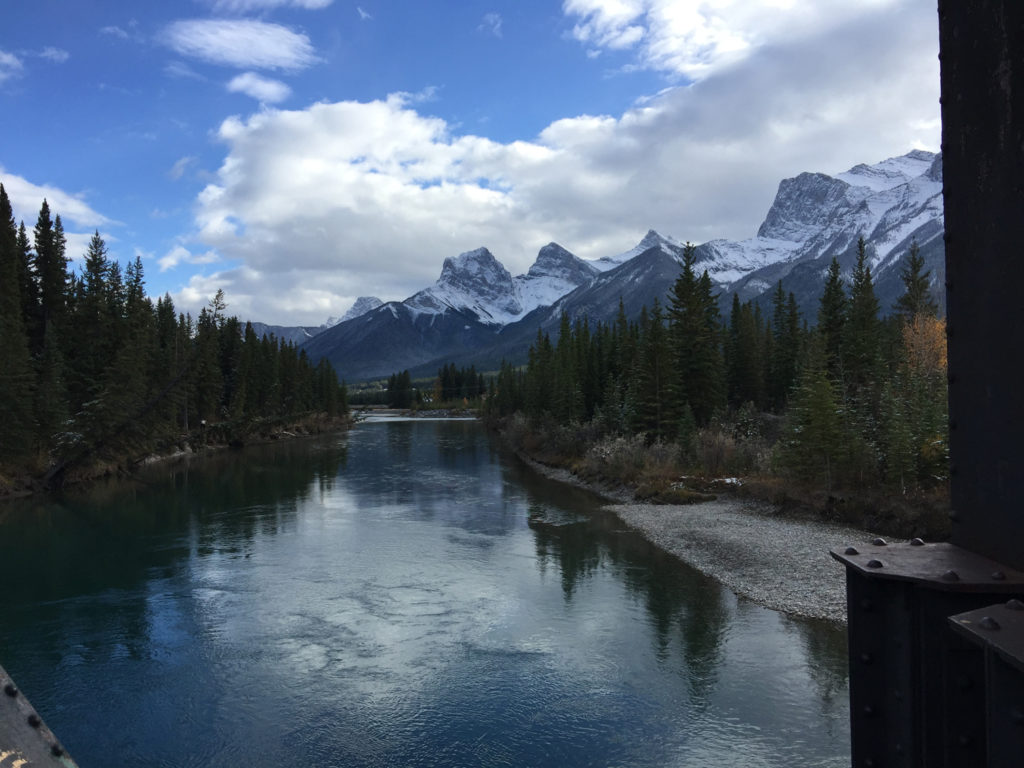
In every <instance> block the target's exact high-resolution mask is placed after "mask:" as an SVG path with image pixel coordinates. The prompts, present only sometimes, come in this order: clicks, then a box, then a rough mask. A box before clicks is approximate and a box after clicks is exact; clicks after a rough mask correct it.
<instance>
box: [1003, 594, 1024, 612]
mask: <svg viewBox="0 0 1024 768" xmlns="http://www.w3.org/2000/svg"><path fill="white" fill-rule="evenodd" d="M1006 607H1007V608H1009V609H1010V610H1011V611H1024V603H1022V602H1021V601H1020V600H1018V599H1017V598H1016V597H1014V598H1012V599H1010V600H1007V601H1006Z"/></svg>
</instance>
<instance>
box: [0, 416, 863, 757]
mask: <svg viewBox="0 0 1024 768" xmlns="http://www.w3.org/2000/svg"><path fill="white" fill-rule="evenodd" d="M0 563H2V564H0V568H2V569H3V570H0V576H2V578H3V583H4V584H5V585H8V588H7V589H5V590H4V591H3V593H0V615H2V616H3V617H4V619H5V620H4V621H3V622H2V623H0V649H2V650H0V655H2V657H3V662H4V664H5V665H6V666H7V667H8V668H9V669H10V670H11V671H12V673H14V674H15V675H16V677H18V679H19V682H20V683H21V684H22V685H23V687H25V688H27V689H29V690H31V691H32V697H33V701H34V702H35V703H36V705H37V706H39V707H40V708H41V709H43V712H44V714H45V715H46V717H47V720H48V722H50V724H51V725H52V726H54V727H55V728H56V730H57V731H58V732H59V733H60V734H61V737H62V739H63V740H64V741H65V742H67V743H68V744H69V746H70V747H71V748H72V751H73V754H75V756H76V758H77V759H78V760H79V761H80V762H81V764H83V765H89V764H93V765H105V764H110V763H111V756H112V755H116V756H117V758H118V759H117V760H115V761H114V762H117V763H119V764H130V765H188V764H192V765H208V766H235V765H244V764H253V763H255V764H289V765H290V764H302V765H327V766H331V765H337V766H349V765H413V766H416V765H438V766H441V765H448V766H451V765H538V766H543V765H558V766H562V765H570V766H571V765H609V764H615V765H630V766H648V765H649V766H660V765H670V764H671V765H783V764H804V765H843V764H844V762H846V746H845V739H846V736H845V734H846V730H845V729H846V725H845V722H846V715H845V696H846V688H845V686H846V682H845V676H844V671H843V669H844V665H845V649H844V647H843V642H842V636H841V634H840V633H837V632H835V631H833V630H831V628H829V627H824V626H821V625H817V624H813V623H808V622H798V621H790V620H787V619H785V618H783V617H781V616H779V615H778V614H774V613H772V612H770V611H766V610H764V609H762V608H759V607H757V606H754V605H752V604H749V603H746V602H743V601H738V600H737V599H736V598H735V597H734V596H733V595H732V594H731V593H729V592H728V591H727V590H723V589H722V588H721V587H720V586H719V585H717V584H716V583H715V582H713V581H710V580H708V579H706V578H704V577H702V576H700V575H699V574H696V573H694V572H693V571H691V570H690V569H688V568H686V567H685V566H683V565H681V564H680V563H679V562H678V561H677V560H675V558H672V557H671V556H668V555H666V554H664V553H662V552H660V551H659V550H657V549H655V548H653V547H652V546H651V545H649V544H648V543H647V542H645V541H644V540H643V539H642V538H640V537H639V536H637V535H636V534H635V533H632V532H630V531H627V530H624V529H623V526H622V524H621V522H620V521H618V519H617V518H615V517H614V516H612V515H609V514H606V513H604V512H602V511H601V510H600V504H599V500H598V499H596V498H595V497H594V496H592V495H591V494H588V493H586V492H583V491H579V490H577V489H573V488H570V487H566V486H564V485H560V484H557V483H553V482H551V481H549V480H546V479H545V478H542V477H539V476H537V475H536V474H535V473H533V472H531V471H530V470H528V469H527V468H525V467H523V466H522V465H521V464H519V463H518V462H517V461H515V460H514V459H513V458H511V457H508V456H504V455H503V454H502V453H501V452H500V451H499V450H497V449H496V448H495V447H494V446H493V445H492V444H491V443H490V442H489V441H488V439H487V436H486V435H485V434H484V433H483V432H482V431H481V430H480V429H479V427H478V425H476V424H474V423H471V422H405V423H376V424H366V425H362V426H360V427H359V428H358V429H357V430H356V431H354V432H353V433H352V434H351V435H349V436H347V437H344V438H340V439H339V438H331V439H325V440H309V441H295V442H292V443H286V444H280V445H273V446H266V447H263V448H259V449H246V450H244V451H241V452H226V453H224V454H221V455H219V456H216V457H212V458H211V459H209V460H203V461H200V462H193V463H192V464H184V465H176V466H171V465H168V466H164V467H157V468H155V469H154V471H153V472H152V473H151V474H149V475H148V476H147V477H146V478H145V480H143V481H136V482H132V483H129V484H123V483H122V484H116V483H112V484H109V485H106V486H103V487H97V488H94V489H92V490H90V492H88V493H85V494H80V495H78V496H67V497H65V498H63V499H60V500H57V501H54V502H46V503H44V502H41V501H33V502H31V503H25V502H23V503H21V504H20V505H14V506H7V507H3V508H0ZM115 722H116V723H118V725H119V727H117V728H112V727H111V725H110V724H111V723H115Z"/></svg>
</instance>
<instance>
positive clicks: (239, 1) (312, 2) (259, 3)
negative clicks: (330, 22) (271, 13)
mask: <svg viewBox="0 0 1024 768" xmlns="http://www.w3.org/2000/svg"><path fill="white" fill-rule="evenodd" d="M332 2H334V0H209V3H210V5H212V6H213V9H214V10H215V11H221V12H225V13H249V12H251V11H266V10H270V9H271V8H281V7H283V6H291V7H292V8H305V9H306V10H310V11H316V10H319V9H321V8H326V7H327V6H329V5H330V4H331V3H332Z"/></svg>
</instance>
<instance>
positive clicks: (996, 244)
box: [832, 0, 1024, 768]
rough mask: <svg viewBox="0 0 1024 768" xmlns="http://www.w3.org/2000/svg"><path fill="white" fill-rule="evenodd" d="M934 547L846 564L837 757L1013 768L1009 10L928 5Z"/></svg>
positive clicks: (1014, 112)
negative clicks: (944, 332)
mask: <svg viewBox="0 0 1024 768" xmlns="http://www.w3.org/2000/svg"><path fill="white" fill-rule="evenodd" d="M939 47H940V54H939V57H940V60H941V70H942V86H941V89H942V90H941V92H942V151H943V179H944V184H943V198H944V203H945V231H946V234H945V240H946V277H947V283H946V316H947V329H948V341H949V418H950V421H949V429H950V459H951V462H950V483H951V499H952V509H953V512H952V523H953V525H952V530H953V533H952V537H951V543H950V544H924V543H923V542H921V541H919V540H915V541H913V542H910V543H909V544H899V545H886V543H885V542H883V541H882V540H877V541H876V543H875V544H873V545H871V546H869V547H864V548H862V549H864V550H865V551H863V552H861V551H858V550H857V549H856V548H854V547H850V548H848V549H846V550H845V551H844V552H833V553H832V555H833V556H834V557H835V558H836V559H837V560H839V561H840V562H842V563H843V564H844V565H845V566H846V583H847V609H848V619H849V647H850V720H851V731H852V741H853V743H852V754H853V765H854V766H873V767H875V768H878V767H880V766H915V767H917V766H920V767H922V768H941V767H943V766H963V767H964V768H982V767H983V766H991V767H992V768H1003V767H1004V766H1005V767H1006V768H1020V767H1021V766H1024V602H1021V600H1020V599H1019V598H1020V597H1021V596H1024V438H1022V436H1021V434H1019V430H1020V429H1021V428H1022V427H1024V418H1022V417H1024V388H1022V385H1021V376H1020V373H1021V370H1022V368H1024V365H1022V363H1021V362H1020V361H1019V360H1018V356H1019V355H1021V354H1022V353H1024V322H1022V317H1024V312H1022V311H1024V300H1022V296H1024V190H1022V181H1024V2H1022V1H1021V0H940V2H939Z"/></svg>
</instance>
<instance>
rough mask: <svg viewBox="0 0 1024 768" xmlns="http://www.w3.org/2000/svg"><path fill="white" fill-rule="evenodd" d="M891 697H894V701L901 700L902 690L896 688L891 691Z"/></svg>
mask: <svg viewBox="0 0 1024 768" xmlns="http://www.w3.org/2000/svg"><path fill="white" fill-rule="evenodd" d="M892 697H893V698H894V699H896V701H903V691H901V690H900V689H898V688H897V689H896V690H895V691H893V692H892Z"/></svg>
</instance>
